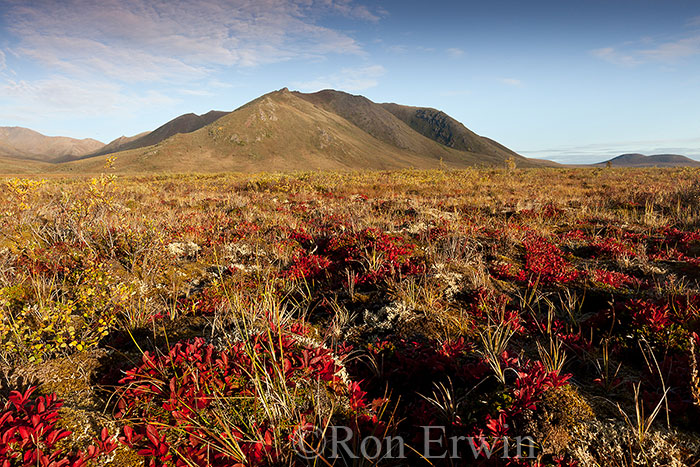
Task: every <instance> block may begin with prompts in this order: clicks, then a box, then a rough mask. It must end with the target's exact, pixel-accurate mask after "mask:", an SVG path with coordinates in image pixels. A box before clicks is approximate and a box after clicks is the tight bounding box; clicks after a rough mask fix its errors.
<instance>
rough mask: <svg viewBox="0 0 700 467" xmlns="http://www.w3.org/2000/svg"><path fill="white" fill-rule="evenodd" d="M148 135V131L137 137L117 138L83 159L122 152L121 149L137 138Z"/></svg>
mask: <svg viewBox="0 0 700 467" xmlns="http://www.w3.org/2000/svg"><path fill="white" fill-rule="evenodd" d="M149 133H150V131H144V132H143V133H139V134H138V135H134V136H120V137H119V138H117V139H115V140H112V141H110V142H109V143H107V144H105V145H104V146H102V148H100V150H99V151H95V152H93V153H90V154H87V155H86V156H85V157H93V156H101V155H103V154H111V153H114V152H119V151H121V150H123V149H122V148H124V147H125V146H126V145H127V144H129V143H131V142H133V141H135V140H137V139H139V138H142V137H144V136H146V135H147V134H149Z"/></svg>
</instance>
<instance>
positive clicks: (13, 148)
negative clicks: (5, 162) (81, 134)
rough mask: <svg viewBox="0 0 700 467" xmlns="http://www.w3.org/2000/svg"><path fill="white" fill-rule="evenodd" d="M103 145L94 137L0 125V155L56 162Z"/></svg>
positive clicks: (86, 152)
mask: <svg viewBox="0 0 700 467" xmlns="http://www.w3.org/2000/svg"><path fill="white" fill-rule="evenodd" d="M103 146H104V143H101V142H99V141H97V140H94V139H73V138H67V137H64V136H45V135H42V134H41V133H38V132H36V131H33V130H30V129H28V128H22V127H0V156H3V157H9V158H14V159H27V160H37V161H42V162H58V161H61V160H67V159H72V158H78V157H81V156H84V155H86V154H89V153H91V152H94V151H96V150H98V149H100V148H101V147H103Z"/></svg>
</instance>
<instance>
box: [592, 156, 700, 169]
mask: <svg viewBox="0 0 700 467" xmlns="http://www.w3.org/2000/svg"><path fill="white" fill-rule="evenodd" d="M608 163H610V164H611V165H612V166H613V167H700V162H699V161H696V160H693V159H690V158H688V157H685V156H681V155H678V154H656V155H653V156H645V155H644V154H637V153H634V154H622V155H621V156H617V157H615V158H613V159H610V160H609V161H605V162H600V163H599V164H596V165H597V166H604V165H607V164H608Z"/></svg>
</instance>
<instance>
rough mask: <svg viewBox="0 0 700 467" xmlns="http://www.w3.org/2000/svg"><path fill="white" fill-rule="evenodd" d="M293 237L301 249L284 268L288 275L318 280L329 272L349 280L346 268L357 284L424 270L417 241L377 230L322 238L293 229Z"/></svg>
mask: <svg viewBox="0 0 700 467" xmlns="http://www.w3.org/2000/svg"><path fill="white" fill-rule="evenodd" d="M290 237H291V238H292V239H294V240H296V241H297V242H298V243H299V245H300V246H301V249H302V250H301V251H300V253H299V254H298V255H297V256H296V257H295V258H294V260H293V261H292V264H291V265H290V266H289V268H288V269H287V270H286V271H284V273H283V274H284V275H285V276H286V277H294V278H304V279H315V278H319V277H320V276H321V274H322V272H323V271H326V273H327V276H326V278H327V279H328V281H329V282H331V283H338V282H340V281H343V280H345V279H346V276H345V274H346V271H353V272H354V273H355V274H356V277H355V282H356V283H357V284H377V283H381V282H383V281H384V280H386V279H387V278H389V277H391V276H392V275H395V274H400V275H404V276H405V275H412V274H419V273H421V272H423V271H424V270H425V264H424V262H423V260H422V259H419V258H417V257H416V252H415V250H416V247H415V245H414V244H412V243H409V242H407V241H406V240H404V239H403V238H401V237H399V236H396V235H390V234H386V233H383V232H380V231H379V230H377V229H364V230H361V231H359V232H347V231H346V232H342V233H339V234H337V235H332V236H319V237H311V236H310V235H309V234H307V233H306V232H300V231H294V232H292V234H290Z"/></svg>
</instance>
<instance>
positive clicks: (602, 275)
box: [593, 269, 639, 289]
mask: <svg viewBox="0 0 700 467" xmlns="http://www.w3.org/2000/svg"><path fill="white" fill-rule="evenodd" d="M593 281H594V282H600V283H602V284H605V285H608V286H610V287H613V288H615V289H619V288H621V287H633V286H635V285H639V279H637V278H635V277H631V276H628V275H627V274H624V273H622V272H615V271H606V270H604V269H596V270H595V271H594V272H593Z"/></svg>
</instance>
